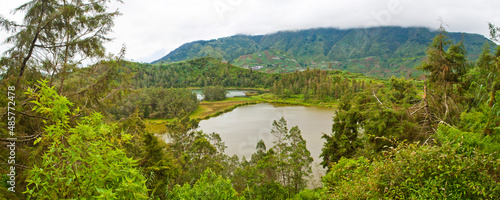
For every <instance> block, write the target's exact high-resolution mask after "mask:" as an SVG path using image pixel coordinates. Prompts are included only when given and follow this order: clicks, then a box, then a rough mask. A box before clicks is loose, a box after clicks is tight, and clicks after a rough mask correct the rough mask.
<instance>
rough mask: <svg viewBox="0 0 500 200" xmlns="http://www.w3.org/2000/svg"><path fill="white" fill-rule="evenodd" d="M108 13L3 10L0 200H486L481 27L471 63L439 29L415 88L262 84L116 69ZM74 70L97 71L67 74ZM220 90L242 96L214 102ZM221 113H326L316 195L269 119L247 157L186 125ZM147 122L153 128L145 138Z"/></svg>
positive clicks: (224, 72) (486, 60)
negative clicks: (327, 128) (230, 108)
mask: <svg viewBox="0 0 500 200" xmlns="http://www.w3.org/2000/svg"><path fill="white" fill-rule="evenodd" d="M109 3H110V2H109V1H107V0H102V1H101V0H97V1H94V0H81V1H71V2H67V1H57V0H55V1H46V0H33V1H30V2H28V3H26V4H22V5H21V6H19V7H18V8H17V9H16V12H19V13H23V14H24V18H23V21H22V24H17V23H16V22H14V21H11V20H9V19H6V18H3V17H0V26H1V28H2V30H3V31H6V32H8V33H9V34H10V35H11V36H10V37H9V38H7V39H6V42H7V43H10V44H12V45H13V46H12V48H11V49H9V50H8V51H6V52H5V54H3V55H4V56H3V57H2V58H1V59H0V79H1V83H0V91H1V92H0V93H1V94H2V95H1V96H0V105H1V107H0V115H1V116H2V117H1V121H0V126H1V129H0V143H1V144H2V145H1V147H0V179H1V182H0V199H307V200H309V199H499V198H500V154H499V151H500V106H499V105H500V104H499V103H498V100H499V99H500V92H499V91H500V74H499V72H500V47H498V46H496V45H495V44H494V43H493V42H491V41H495V42H499V41H500V27H496V26H495V25H493V24H489V27H485V29H488V28H489V30H490V33H491V36H490V40H491V41H490V40H488V41H487V42H485V43H484V44H481V45H482V50H481V51H480V52H481V53H480V54H479V55H477V58H471V55H470V54H469V52H468V49H467V48H466V46H465V44H466V43H467V41H464V40H466V39H467V37H465V38H463V39H462V40H461V41H457V40H452V38H451V37H450V34H449V33H447V32H446V30H445V29H444V28H443V26H441V27H440V28H439V30H438V31H437V34H436V35H435V37H434V39H433V40H432V42H431V43H429V44H426V45H427V46H426V51H425V54H424V55H422V56H423V57H422V61H421V62H418V63H416V64H415V70H418V71H421V72H422V73H423V77H418V78H417V77H412V76H409V77H408V76H392V77H390V78H380V77H373V76H369V75H364V74H361V73H354V72H349V71H341V70H336V69H333V68H332V69H329V68H328V69H317V68H314V67H312V68H309V67H305V69H302V70H295V71H294V72H290V73H264V72H260V71H256V70H252V69H246V68H242V67H238V66H235V65H233V64H231V63H230V62H227V60H225V59H222V58H220V57H202V58H194V59H189V60H185V61H179V62H173V63H155V64H145V63H136V62H130V61H125V60H124V59H123V58H124V55H125V53H126V49H125V48H123V49H122V51H121V52H120V53H119V54H118V55H110V54H107V52H106V50H105V48H104V43H105V42H106V41H109V40H110V38H108V37H107V35H108V34H109V33H110V32H111V31H112V28H113V24H114V23H113V21H114V20H115V19H116V17H117V16H118V15H119V14H120V13H119V12H118V11H110V10H108V9H107V6H108V4H109ZM474 42H476V41H474ZM249 52H250V51H249ZM81 58H92V59H93V60H97V61H96V62H95V63H92V64H90V65H88V66H86V67H81V64H82V63H81ZM234 88H240V89H243V88H244V89H249V90H255V91H258V92H254V93H252V94H250V93H249V94H248V97H242V98H228V97H226V94H227V89H234ZM192 89H201V90H202V92H203V94H204V97H205V99H204V100H203V101H200V100H198V99H197V96H196V94H194V93H193V92H192ZM241 99H245V101H241V102H240V100H241ZM227 102H237V103H239V104H235V105H236V106H238V105H240V104H241V105H246V104H248V103H260V102H280V103H290V104H298V105H314V106H319V107H321V106H329V107H331V106H333V107H335V108H336V111H335V113H332V125H331V132H329V133H323V135H322V138H323V139H324V141H325V143H324V144H323V145H322V149H321V155H320V159H321V160H322V162H321V166H322V167H323V168H324V169H326V174H325V175H324V176H323V177H321V182H322V185H321V186H318V187H315V188H311V187H309V186H308V180H309V178H310V177H311V176H312V175H313V174H312V173H313V172H312V165H311V164H312V162H313V157H312V156H311V152H310V151H309V150H308V149H307V148H306V144H307V141H306V140H305V139H304V137H303V135H302V132H301V130H300V127H298V126H290V125H289V124H288V121H287V119H286V118H284V117H281V118H280V119H279V120H274V122H273V123H272V128H271V129H270V130H269V133H270V134H271V135H272V136H273V137H272V138H273V141H272V145H267V146H266V143H265V142H264V141H263V140H260V141H259V142H258V143H256V144H254V145H255V151H254V153H253V154H252V155H251V157H248V158H245V157H238V156H236V155H234V156H233V155H228V154H226V152H225V150H226V148H227V146H226V143H225V141H223V140H222V139H221V136H220V135H219V134H217V133H206V132H203V131H202V130H199V129H197V128H198V125H199V122H200V119H199V118H196V117H193V113H196V112H197V110H198V109H200V107H202V106H210V105H215V104H217V103H227ZM226 111H227V110H226ZM226 111H224V110H217V109H216V108H215V107H214V110H213V112H217V113H221V112H226ZM217 113H216V114H217ZM152 120H166V121H167V123H165V124H162V125H161V126H163V127H162V128H164V129H165V130H166V131H165V132H162V133H158V132H154V131H150V130H151V129H149V128H148V126H150V124H151V123H150V122H151V121H152ZM160 136H166V137H167V138H168V140H166V141H165V140H162V139H160V138H161V137H160ZM12 138H16V139H12Z"/></svg>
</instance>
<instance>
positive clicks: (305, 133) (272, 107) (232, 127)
mask: <svg viewBox="0 0 500 200" xmlns="http://www.w3.org/2000/svg"><path fill="white" fill-rule="evenodd" d="M333 114H334V109H333V108H323V107H315V106H291V105H278V104H268V103H263V104H256V105H248V106H243V107H239V108H236V109H234V110H233V111H231V112H229V113H225V114H222V115H220V116H218V117H215V118H210V119H208V120H203V121H201V122H200V124H199V125H200V129H201V130H203V132H205V133H212V132H216V133H218V134H220V136H221V138H222V141H224V142H225V144H226V146H227V147H228V148H227V149H226V154H228V155H233V154H236V155H238V157H240V158H241V157H243V156H245V157H246V158H247V159H250V158H251V155H252V154H253V153H254V152H255V146H256V144H257V142H258V141H259V140H260V139H263V140H264V142H265V144H266V147H267V149H269V148H271V147H272V146H273V143H272V141H273V137H272V135H271V133H270V132H271V128H272V123H273V120H279V119H280V118H281V117H282V116H283V117H285V119H286V120H287V122H288V129H291V128H292V127H293V126H299V129H300V130H301V132H302V137H303V138H304V139H305V140H306V142H307V149H309V151H310V152H311V156H312V157H313V158H314V163H313V173H314V174H318V175H316V177H315V178H314V179H316V180H315V181H319V180H318V179H319V177H318V176H319V175H321V174H323V173H324V172H322V170H320V169H321V167H317V165H318V164H319V163H320V162H321V158H319V155H320V154H321V148H322V147H323V143H324V140H323V139H321V136H322V133H331V129H332V116H333ZM315 166H316V167H315Z"/></svg>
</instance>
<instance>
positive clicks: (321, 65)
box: [153, 27, 494, 77]
mask: <svg viewBox="0 0 500 200" xmlns="http://www.w3.org/2000/svg"><path fill="white" fill-rule="evenodd" d="M437 33H438V32H437V31H435V30H431V29H429V28H423V27H409V28H403V27H375V28H353V29H336V28H315V29H307V30H299V31H281V32H277V33H273V34H266V35H255V36H249V35H235V36H230V37H225V38H219V39H214V40H209V41H194V42H190V43H186V44H184V45H182V46H180V47H179V48H177V49H175V50H174V51H172V52H170V53H169V54H167V55H166V56H164V57H162V58H161V59H159V60H157V61H154V62H153V63H172V62H178V61H184V60H189V59H193V58H199V57H206V56H209V57H214V58H218V59H221V60H225V61H227V62H230V63H232V64H235V65H237V66H240V67H244V68H253V69H254V70H259V71H264V72H273V73H276V72H277V73H280V72H293V71H296V70H303V69H306V68H307V67H309V68H317V69H323V70H327V69H335V70H347V71H351V72H357V73H364V74H367V75H375V76H380V77H389V76H392V75H396V76H418V75H420V74H421V72H420V71H418V70H416V69H415V66H416V65H419V64H420V62H421V61H422V60H423V59H424V57H425V51H426V50H427V47H428V46H429V44H430V43H431V42H432V39H433V38H434V37H435V35H436V34H437ZM447 35H448V36H449V38H450V39H451V40H452V41H453V42H454V43H457V42H459V41H461V40H462V41H463V43H464V46H465V48H466V50H467V53H468V57H469V59H471V60H475V59H476V58H477V56H478V55H479V54H480V52H481V49H482V47H483V45H484V44H485V43H486V42H491V41H490V40H488V39H487V38H485V37H484V36H483V35H479V34H470V33H455V32H450V33H448V34H447ZM493 46H494V45H493Z"/></svg>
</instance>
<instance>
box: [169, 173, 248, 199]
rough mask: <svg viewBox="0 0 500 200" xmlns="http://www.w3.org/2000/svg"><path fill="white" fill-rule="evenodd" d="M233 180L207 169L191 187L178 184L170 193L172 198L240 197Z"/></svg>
mask: <svg viewBox="0 0 500 200" xmlns="http://www.w3.org/2000/svg"><path fill="white" fill-rule="evenodd" d="M236 194H237V193H236V191H235V190H234V188H233V186H232V184H231V180H229V179H225V178H222V176H220V175H217V174H215V173H214V172H212V170H210V169H207V170H205V172H203V174H202V175H201V178H200V179H199V180H198V181H196V183H195V184H194V185H193V186H192V187H191V185H189V184H188V183H186V184H184V186H180V185H176V186H175V187H174V188H173V190H172V192H171V193H170V194H169V198H170V199H239V198H238V197H237V196H236Z"/></svg>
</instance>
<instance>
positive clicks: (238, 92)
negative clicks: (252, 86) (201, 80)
mask: <svg viewBox="0 0 500 200" xmlns="http://www.w3.org/2000/svg"><path fill="white" fill-rule="evenodd" d="M191 91H192V92H193V93H195V94H196V98H197V99H198V100H203V94H202V91H203V90H202V89H194V90H191ZM226 91H227V95H226V97H228V98H229V97H244V96H245V92H247V91H246V90H226Z"/></svg>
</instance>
